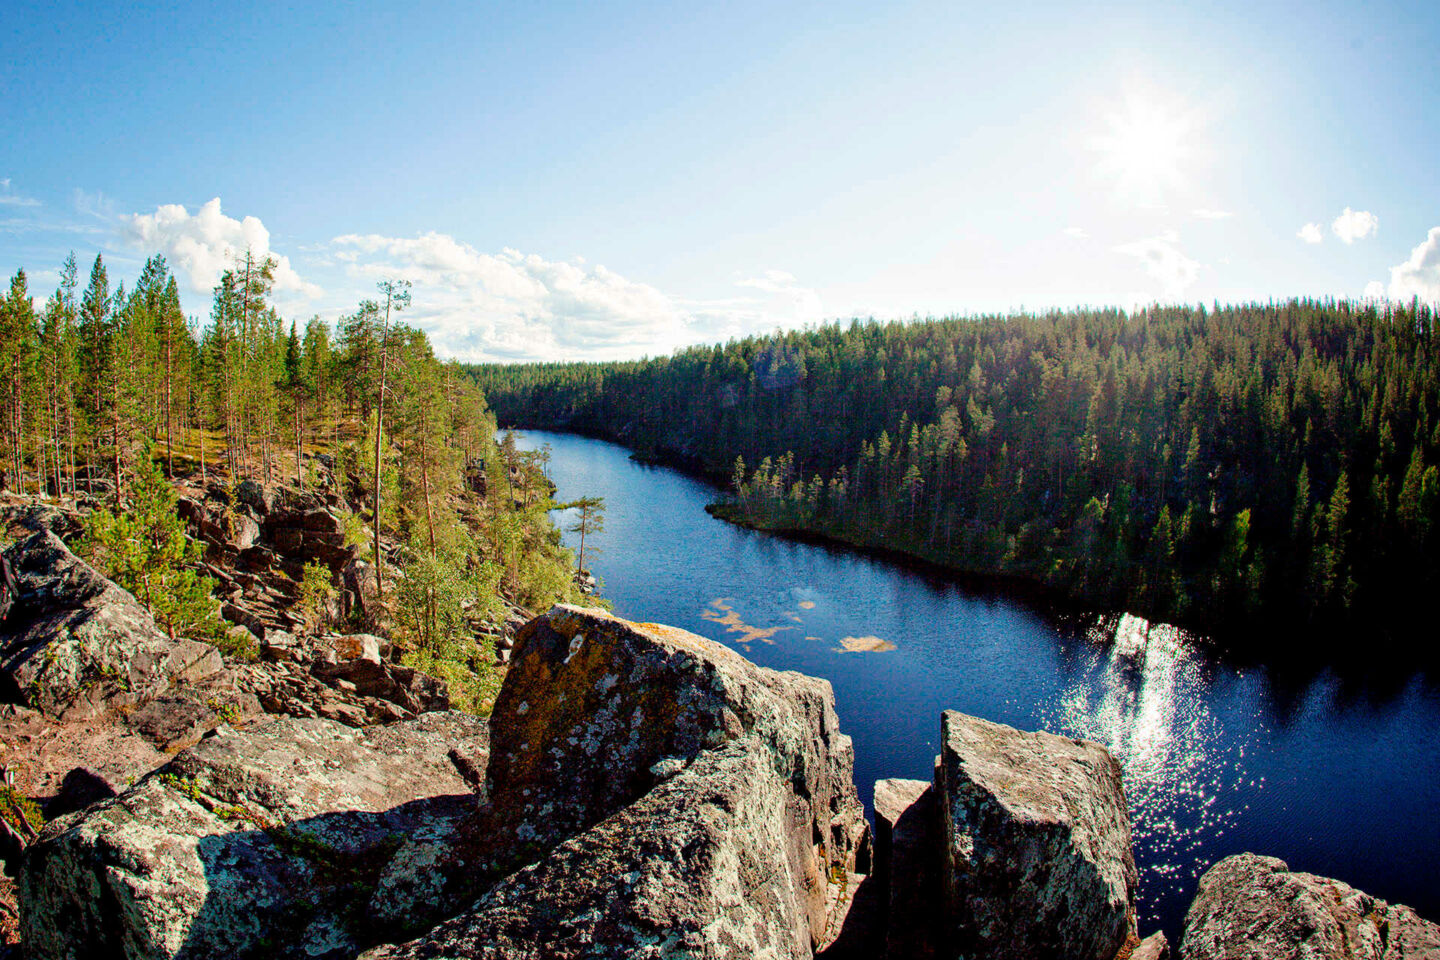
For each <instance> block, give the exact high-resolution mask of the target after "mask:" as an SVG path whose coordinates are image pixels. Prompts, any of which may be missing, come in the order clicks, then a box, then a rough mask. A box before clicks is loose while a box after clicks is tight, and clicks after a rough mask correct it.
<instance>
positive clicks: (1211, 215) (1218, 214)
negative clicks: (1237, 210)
mask: <svg viewBox="0 0 1440 960" xmlns="http://www.w3.org/2000/svg"><path fill="white" fill-rule="evenodd" d="M1190 213H1191V214H1193V215H1194V216H1196V217H1198V218H1199V219H1201V220H1229V219H1230V218H1231V217H1233V216H1235V214H1234V213H1232V212H1231V211H1229V210H1210V209H1207V208H1206V207H1196V208H1195V209H1194V210H1191V211H1190Z"/></svg>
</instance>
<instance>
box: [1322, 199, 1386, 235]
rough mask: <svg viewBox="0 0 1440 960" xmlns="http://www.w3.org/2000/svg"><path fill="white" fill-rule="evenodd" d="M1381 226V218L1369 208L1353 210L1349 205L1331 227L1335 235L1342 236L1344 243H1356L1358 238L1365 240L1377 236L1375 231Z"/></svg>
mask: <svg viewBox="0 0 1440 960" xmlns="http://www.w3.org/2000/svg"><path fill="white" fill-rule="evenodd" d="M1379 227H1380V218H1379V217H1377V216H1375V214H1373V213H1371V212H1370V211H1368V210H1351V209H1350V208H1349V207H1346V208H1345V211H1344V212H1343V213H1341V214H1340V216H1338V217H1336V218H1335V222H1334V223H1332V224H1330V229H1331V230H1333V231H1334V232H1335V236H1337V237H1339V238H1340V241H1341V242H1342V243H1347V244H1349V243H1354V242H1355V241H1356V240H1364V239H1365V238H1366V237H1373V236H1375V231H1376V230H1377V229H1379Z"/></svg>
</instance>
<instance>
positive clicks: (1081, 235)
mask: <svg viewBox="0 0 1440 960" xmlns="http://www.w3.org/2000/svg"><path fill="white" fill-rule="evenodd" d="M1060 232H1061V233H1063V234H1065V236H1067V237H1074V238H1075V239H1076V240H1085V239H1088V238H1089V236H1090V234H1088V233H1086V232H1085V228H1084V227H1066V228H1065V229H1064V230H1062V231H1060Z"/></svg>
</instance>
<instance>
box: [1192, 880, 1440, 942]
mask: <svg viewBox="0 0 1440 960" xmlns="http://www.w3.org/2000/svg"><path fill="white" fill-rule="evenodd" d="M1180 956H1181V957H1182V958H1183V960H1261V958H1264V960H1292V958H1293V960H1302V958H1303V960H1392V958H1393V960H1401V958H1405V960H1410V958H1437V957H1440V926H1437V925H1436V924H1434V923H1431V922H1429V921H1428V920H1423V919H1421V918H1420V917H1419V916H1418V915H1417V914H1416V913H1415V911H1414V910H1411V909H1410V908H1409V907H1405V906H1400V905H1398V904H1389V903H1386V902H1385V901H1384V900H1379V899H1376V898H1375V897H1372V896H1370V895H1369V894H1367V893H1363V892H1361V891H1359V890H1356V889H1355V888H1354V887H1351V886H1349V885H1347V884H1344V883H1341V882H1340V881H1339V880H1331V879H1328V878H1326V877H1317V876H1315V875H1313V874H1309V873H1292V872H1291V871H1290V868H1289V867H1287V866H1286V865H1285V863H1284V861H1281V860H1277V859H1275V858H1274V857H1260V856H1256V855H1255V854H1253V853H1241V854H1237V855H1236V856H1233V857H1226V858H1225V859H1224V860H1221V861H1220V862H1219V863H1217V864H1215V865H1214V866H1213V867H1211V868H1210V869H1209V870H1207V871H1206V872H1205V875H1204V876H1202V877H1201V878H1200V889H1199V891H1198V892H1197V893H1196V896H1195V900H1194V902H1193V903H1191V904H1190V912H1189V913H1188V914H1187V915H1186V917H1185V938H1184V940H1182V941H1181V944H1180Z"/></svg>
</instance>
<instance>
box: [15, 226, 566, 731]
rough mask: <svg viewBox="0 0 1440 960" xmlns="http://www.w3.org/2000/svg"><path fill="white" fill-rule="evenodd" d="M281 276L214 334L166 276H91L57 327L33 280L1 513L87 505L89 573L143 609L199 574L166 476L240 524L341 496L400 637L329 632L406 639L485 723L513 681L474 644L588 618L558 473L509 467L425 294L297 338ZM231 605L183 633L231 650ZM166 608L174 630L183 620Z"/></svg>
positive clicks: (386, 616)
mask: <svg viewBox="0 0 1440 960" xmlns="http://www.w3.org/2000/svg"><path fill="white" fill-rule="evenodd" d="M274 268H275V263H274V261H273V260H270V259H256V258H254V257H252V256H250V255H248V254H246V255H244V256H242V257H241V258H239V259H237V260H236V261H235V263H234V264H233V265H232V266H231V268H230V269H227V270H225V271H224V273H223V275H222V277H221V279H220V282H219V284H218V285H217V286H216V287H215V290H214V297H213V301H212V308H211V314H210V317H209V320H208V323H205V324H203V326H202V325H201V324H200V323H198V322H194V321H187V319H186V317H185V316H184V314H183V313H182V312H181V307H180V299H179V294H178V289H177V285H176V280H175V277H174V276H173V275H172V274H171V273H170V271H169V269H168V266H167V264H166V262H165V260H164V258H163V257H160V256H155V257H152V258H150V259H149V260H148V261H146V263H145V266H144V269H143V270H142V271H141V273H140V275H139V278H138V280H137V281H136V283H135V285H134V287H133V288H132V289H129V290H127V289H125V287H124V285H123V284H118V285H116V286H115V287H114V288H113V289H112V287H111V284H110V281H109V275H108V271H107V269H106V266H105V264H104V262H103V260H102V259H101V258H100V257H96V259H95V262H94V265H93V266H92V268H91V270H90V274H89V278H88V281H86V282H84V283H83V285H82V283H81V277H80V273H79V270H78V268H77V264H76V262H75V258H74V256H73V255H72V256H71V257H70V258H69V259H68V260H67V261H66V262H65V264H64V266H63V267H62V269H61V271H60V283H59V286H58V289H56V290H55V291H54V293H53V294H52V295H51V296H49V297H48V298H47V299H46V300H44V302H43V304H42V305H40V306H37V305H36V302H35V298H34V297H33V296H32V294H31V291H30V290H29V289H28V283H27V277H26V274H25V271H24V270H20V271H18V272H17V273H16V274H15V275H14V277H13V278H12V279H11V281H10V285H9V289H8V292H7V293H6V295H5V296H4V298H3V299H0V391H3V396H0V408H3V422H0V491H5V492H8V493H10V494H12V495H14V494H18V495H21V496H22V497H30V498H36V499H42V500H49V501H56V502H64V503H66V504H69V505H71V508H72V509H74V508H76V505H78V509H79V510H80V511H81V512H82V513H84V514H85V515H87V516H89V518H90V519H89V521H88V526H89V529H88V536H87V539H86V543H85V548H86V549H87V550H88V551H89V555H90V557H91V559H92V560H94V561H95V562H97V563H99V564H100V565H101V566H102V567H104V568H105V570H106V572H107V573H108V574H109V575H110V576H112V577H114V578H116V579H117V580H118V581H119V582H121V583H122V585H124V586H127V587H128V588H129V589H131V590H132V592H136V593H137V595H140V596H141V597H142V599H144V598H146V597H148V596H149V594H150V593H151V592H152V591H149V590H147V589H146V586H147V584H148V583H149V582H150V580H153V579H154V577H155V576H156V575H157V571H154V570H151V569H149V566H150V565H152V564H153V563H155V562H159V561H158V559H157V558H161V557H164V558H165V560H164V562H165V563H167V564H171V563H178V564H180V565H181V566H183V567H186V568H188V569H189V570H191V571H194V570H197V569H199V557H198V556H197V551H196V550H192V549H181V548H182V547H183V546H184V538H183V531H184V524H183V523H181V522H180V520H179V519H178V518H177V517H175V516H174V512H175V504H176V493H175V491H174V490H172V489H169V485H168V484H165V483H164V482H163V481H162V480H161V475H160V471H163V473H164V476H165V477H166V478H169V479H170V480H172V481H173V482H174V483H175V484H183V485H185V486H186V487H187V488H188V489H191V490H199V491H201V492H202V493H203V492H205V491H215V490H217V489H218V490H219V499H220V500H222V501H224V502H226V503H229V502H232V501H233V500H234V499H235V497H236V494H235V493H234V491H235V490H236V489H237V488H238V486H239V485H240V484H241V483H242V482H245V481H253V482H254V483H256V484H258V487H257V489H263V490H267V491H269V490H273V489H276V488H278V487H281V486H283V487H285V488H286V489H288V490H290V491H296V492H298V494H297V495H298V496H300V497H303V496H304V495H305V494H306V493H307V491H314V490H315V488H317V487H319V486H322V485H323V486H325V487H326V490H325V491H324V492H325V494H326V495H327V497H328V503H329V504H331V505H333V508H334V510H337V511H339V512H340V513H341V515H342V516H341V517H340V520H339V521H337V522H343V524H344V527H345V539H346V549H347V550H350V549H351V548H353V551H352V554H351V555H353V556H354V557H356V558H358V559H360V560H362V561H364V562H365V564H366V569H368V570H369V571H371V572H370V574H369V576H370V577H371V583H372V585H373V586H372V587H369V588H367V589H373V590H374V593H375V596H376V598H377V601H378V602H377V603H376V604H372V610H371V611H370V612H369V613H368V614H367V616H369V617H370V619H371V620H373V619H374V616H373V615H374V611H377V610H378V611H383V618H382V619H383V622H381V621H375V622H366V623H353V624H350V623H347V624H341V623H330V624H328V626H330V627H335V628H340V627H354V628H355V629H365V630H383V631H385V632H387V633H390V634H391V635H392V636H393V637H394V638H395V639H396V640H397V641H399V642H400V643H401V644H402V645H404V646H405V648H406V649H407V650H408V651H409V653H408V654H407V657H408V659H409V660H410V661H411V662H413V663H414V665H416V666H419V667H421V668H423V669H425V670H426V671H427V672H430V673H435V674H437V675H440V676H442V677H444V678H445V679H447V680H449V681H450V682H451V688H452V693H453V695H454V696H455V698H456V700H457V702H460V703H462V704H467V705H472V706H473V705H474V704H475V703H478V698H477V696H469V697H468V699H467V696H466V691H467V690H470V691H471V692H472V693H473V692H474V690H475V685H476V682H477V677H476V676H475V673H476V672H477V671H478V672H479V673H481V674H491V675H490V676H488V678H487V679H486V682H491V683H492V685H493V681H494V677H493V667H492V665H491V664H490V663H489V662H488V661H484V662H482V660H484V658H483V657H482V656H481V653H482V651H479V650H478V648H477V645H476V636H475V624H476V623H477V622H490V623H503V622H504V620H505V616H506V606H505V601H509V602H512V603H514V604H518V605H519V606H520V607H522V608H529V609H536V608H541V609H543V608H544V607H547V606H548V605H549V604H551V603H552V602H554V601H555V600H557V599H565V598H570V599H576V598H578V597H579V596H580V593H579V591H578V590H577V589H576V587H575V586H574V584H573V583H572V582H571V573H572V568H573V558H572V557H571V556H570V554H569V552H568V551H566V550H564V549H563V548H562V547H561V546H560V542H559V534H558V532H557V531H556V530H555V529H554V528H553V526H552V525H551V524H550V522H549V519H548V516H547V514H546V505H547V503H548V497H547V493H548V491H547V490H543V489H539V488H540V487H541V486H543V483H544V481H543V477H542V476H541V475H540V470H539V468H538V467H536V466H534V465H527V464H525V463H523V462H522V461H521V459H520V458H519V457H518V455H517V454H516V453H515V451H514V450H513V448H512V447H508V446H507V447H506V448H505V449H504V450H502V449H500V448H499V447H498V446H497V444H496V441H495V419H494V416H493V415H492V414H491V413H490V411H489V409H488V408H487V407H486V404H485V399H484V397H483V396H482V395H481V394H480V392H479V391H478V390H477V389H476V387H475V384H474V383H473V382H472V381H471V379H470V378H468V377H466V376H464V375H463V373H462V372H461V371H460V369H459V368H458V367H457V366H456V365H454V364H445V363H441V362H440V361H438V360H437V359H436V357H435V356H434V353H433V351H432V349H431V346H430V343H429V340H428V339H427V337H426V336H425V334H424V333H423V332H421V331H419V330H416V329H414V328H411V327H409V326H407V325H405V324H403V323H401V322H399V318H400V316H402V311H403V310H404V309H405V308H406V307H407V306H408V305H409V303H410V291H409V285H408V284H407V283H404V282H396V281H384V282H382V283H380V284H379V297H378V298H377V299H375V300H366V301H364V302H362V303H361V304H359V305H358V307H357V308H356V309H355V311H354V312H353V313H351V314H349V315H347V316H345V317H344V318H342V319H341V321H340V323H339V325H338V329H337V330H336V331H334V332H333V333H332V330H331V328H330V327H329V326H328V325H327V324H326V323H324V322H323V321H321V320H320V319H319V318H318V317H317V318H314V319H311V320H310V321H309V322H308V323H306V324H304V326H303V328H302V327H301V326H299V325H297V324H296V323H294V322H291V323H289V324H287V323H285V322H284V321H283V320H282V319H281V317H280V315H279V313H278V312H277V311H276V309H275V307H274V306H273V304H272V303H271V300H270V295H271V289H272V285H273V271H274ZM467 474H468V477H467ZM227 491H228V492H227ZM486 492H488V493H489V494H490V495H483V494H484V493H486ZM266 496H268V494H266ZM294 498H295V497H292V499H294ZM12 500H13V497H12ZM197 509H198V508H197ZM227 509H228V508H227ZM322 513H323V511H322ZM161 514H168V515H169V516H168V519H167V517H166V516H162V515H161ZM137 518H140V519H137ZM192 519H193V518H192ZM225 521H226V522H227V523H229V524H231V525H234V524H236V523H238V522H239V520H238V518H237V517H236V516H234V515H231V514H230V513H228V512H227V514H226V517H225ZM313 532H314V531H312V533H313ZM176 538H178V539H176ZM192 546H197V547H198V545H192ZM257 562H258V561H257ZM337 562H338V561H337ZM331 566H332V568H324V567H323V566H322V565H316V566H314V567H313V569H312V567H310V566H307V567H306V568H305V570H304V571H303V575H304V581H305V582H304V583H303V584H299V585H298V586H297V587H296V588H295V590H297V591H298V592H299V594H300V595H301V596H302V598H303V600H302V604H303V605H309V606H310V607H313V608H315V610H319V609H320V608H323V607H325V606H326V605H327V598H333V596H334V595H335V592H336V590H337V589H338V588H339V587H340V586H341V579H342V577H341V575H342V570H341V569H339V567H338V566H336V565H335V564H332V565H331ZM299 574H300V571H298V570H294V571H289V575H291V576H292V577H294V578H296V579H297V580H298V579H299ZM187 576H188V575H187ZM176 582H181V581H178V580H177V581H176ZM183 582H185V583H187V584H190V583H191V580H189V579H186V580H184V581H183ZM213 586H214V582H213V580H212V579H211V578H209V577H203V576H202V577H200V578H199V581H198V591H191V592H195V593H196V596H193V597H190V598H189V601H193V603H190V608H189V609H187V610H186V611H184V612H183V616H179V621H178V625H179V626H180V627H181V629H182V632H184V633H186V634H187V635H191V636H206V635H207V633H208V634H209V637H210V638H212V639H215V640H216V641H217V642H222V643H223V642H224V640H225V637H226V636H227V634H226V633H225V629H226V625H225V624H222V623H219V622H218V611H219V609H220V604H219V602H218V601H217V600H215V599H214V598H213V597H212V596H211V593H212V589H213ZM187 589H188V588H187ZM291 592H294V591H291ZM151 599H153V598H151ZM189 601H187V603H188V602H189ZM146 603H147V605H148V606H151V608H152V610H154V611H155V612H156V613H157V615H160V614H162V613H163V614H164V616H165V617H169V618H171V619H169V620H165V622H167V623H171V624H172V629H173V627H174V625H175V624H176V623H177V621H176V620H175V619H174V617H175V616H177V614H175V612H174V611H171V610H169V609H168V608H166V609H165V610H162V609H160V607H158V606H157V605H156V603H155V602H151V600H150V599H147V600H146ZM332 605H333V604H332ZM312 612H314V611H312ZM162 619H164V617H162ZM321 626H322V625H321V624H318V623H317V624H315V627H316V629H319V628H320V627H321ZM489 654H490V655H491V656H493V651H490V652H489ZM491 692H492V693H493V691H491Z"/></svg>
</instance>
